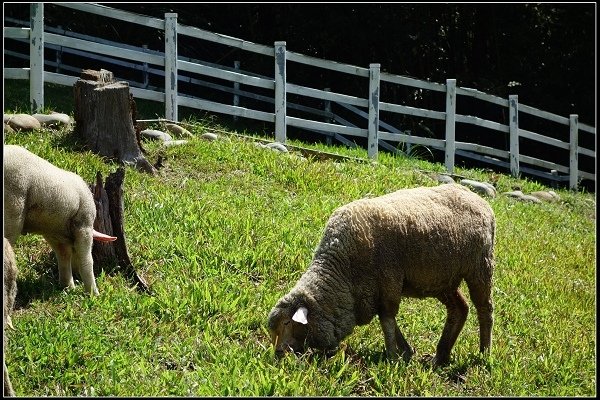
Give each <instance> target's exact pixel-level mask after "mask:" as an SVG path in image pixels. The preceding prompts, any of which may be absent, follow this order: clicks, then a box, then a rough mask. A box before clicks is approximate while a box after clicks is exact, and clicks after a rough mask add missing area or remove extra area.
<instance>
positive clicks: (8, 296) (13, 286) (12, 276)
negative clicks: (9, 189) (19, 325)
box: [2, 238, 17, 396]
mask: <svg viewBox="0 0 600 400" xmlns="http://www.w3.org/2000/svg"><path fill="white" fill-rule="evenodd" d="M2 258H3V262H2V267H3V268H2V269H3V270H4V283H3V288H4V289H3V292H4V294H3V296H4V297H3V303H4V307H3V318H2V319H3V321H4V322H3V328H2V329H3V332H2V334H3V335H2V336H3V338H2V340H3V347H4V350H5V351H6V348H7V345H6V340H7V339H6V327H7V326H10V327H12V323H11V321H10V313H11V312H12V310H13V308H14V305H15V297H16V296H17V263H16V261H15V253H14V252H13V249H12V246H11V245H10V243H9V242H8V240H6V238H4V249H3V253H2ZM4 354H5V352H3V353H2V368H3V370H4V396H14V395H15V391H14V390H13V387H12V384H11V383H10V378H9V376H8V369H7V368H6V360H5V359H4Z"/></svg>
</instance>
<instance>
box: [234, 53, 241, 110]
mask: <svg viewBox="0 0 600 400" xmlns="http://www.w3.org/2000/svg"><path fill="white" fill-rule="evenodd" d="M233 68H234V69H235V71H236V72H240V62H239V61H234V62H233ZM233 90H234V93H233V106H234V107H239V105H240V95H239V94H237V91H238V90H240V83H239V82H233ZM233 120H234V121H237V120H238V116H237V115H234V116H233Z"/></svg>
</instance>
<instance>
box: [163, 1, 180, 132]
mask: <svg viewBox="0 0 600 400" xmlns="http://www.w3.org/2000/svg"><path fill="white" fill-rule="evenodd" d="M177 75H178V73H177V13H165V118H166V119H170V120H172V121H177Z"/></svg>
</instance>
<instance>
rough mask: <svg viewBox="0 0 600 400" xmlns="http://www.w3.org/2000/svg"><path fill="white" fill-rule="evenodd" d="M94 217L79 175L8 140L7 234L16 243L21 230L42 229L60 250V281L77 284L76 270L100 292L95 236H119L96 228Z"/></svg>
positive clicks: (92, 289) (90, 198) (89, 286)
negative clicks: (97, 283)
mask: <svg viewBox="0 0 600 400" xmlns="http://www.w3.org/2000/svg"><path fill="white" fill-rule="evenodd" d="M95 218H96V206H95V204H94V198H93V195H92V192H91V191H90V189H89V188H88V186H87V184H86V183H85V182H84V180H83V179H81V177H80V176H79V175H77V174H74V173H72V172H69V171H65V170H63V169H60V168H58V167H56V166H54V165H52V164H51V163H49V162H48V161H46V160H44V159H42V158H40V157H38V156H37V155H35V154H33V153H31V152H30V151H28V150H27V149H25V148H23V147H20V146H16V145H5V146H4V235H5V237H6V238H7V239H8V241H9V242H10V243H11V245H13V246H14V245H15V242H16V240H17V238H18V237H19V235H21V234H26V233H37V234H41V235H43V236H44V239H46V241H47V242H48V243H49V244H50V246H51V247H52V249H53V250H54V253H55V254H56V258H57V260H58V276H59V281H60V283H61V284H62V285H63V286H65V287H74V286H75V284H74V282H73V271H75V272H76V273H78V274H79V276H80V277H81V279H82V280H83V283H84V286H85V289H86V291H88V292H91V293H93V294H98V289H97V287H96V280H95V278H94V270H93V259H92V240H94V239H95V240H99V241H113V240H116V237H113V236H108V235H104V234H102V233H100V232H96V230H94V229H93V225H94V219H95Z"/></svg>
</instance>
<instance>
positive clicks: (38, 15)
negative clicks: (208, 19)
mask: <svg viewBox="0 0 600 400" xmlns="http://www.w3.org/2000/svg"><path fill="white" fill-rule="evenodd" d="M52 4H54V5H56V6H60V7H67V8H71V9H75V10H79V11H82V12H88V13H92V14H97V15H101V16H103V17H106V18H114V19H118V20H121V21H126V22H129V23H132V24H139V25H143V26H145V27H151V28H155V29H158V30H163V31H164V32H165V34H164V37H165V45H164V52H162V51H156V50H149V49H147V48H139V47H135V46H131V45H127V44H116V43H111V42H108V41H102V40H98V39H95V38H90V37H88V36H85V35H77V34H75V33H71V32H64V31H62V33H58V34H57V33H52V31H53V30H54V31H55V32H60V30H59V29H58V30H57V29H55V28H51V27H46V28H45V29H44V3H31V4H30V17H31V22H30V27H29V28H18V27H5V28H4V37H5V40H6V39H15V40H26V41H29V44H30V46H29V65H30V66H29V68H4V78H5V79H29V81H30V100H31V107H32V110H34V111H37V110H40V109H42V108H43V106H44V85H43V84H44V82H50V83H55V84H60V85H67V86H72V85H74V84H75V82H76V81H77V79H78V76H73V75H65V74H62V73H60V72H51V71H48V70H45V69H44V65H45V64H48V63H49V62H48V61H47V60H45V57H44V49H45V48H46V47H48V48H52V46H54V47H60V48H61V49H64V50H66V51H71V52H73V53H75V54H80V55H83V54H91V57H93V58H96V59H99V58H101V59H102V60H104V61H107V60H109V61H110V60H112V62H114V63H117V64H118V63H120V64H121V65H123V64H129V65H130V66H131V67H132V68H136V69H140V70H142V71H144V72H145V73H155V74H158V75H161V76H164V88H152V87H149V86H148V85H147V79H146V83H145V84H137V83H136V84H133V85H131V92H132V94H133V95H134V97H136V98H140V99H146V100H153V101H158V102H162V103H164V104H165V118H166V119H170V120H175V121H176V120H178V107H179V106H185V107H190V108H193V109H200V110H205V111H209V112H214V113H221V114H228V115H232V116H234V117H244V118H250V119H255V120H260V121H265V122H269V123H273V124H274V128H275V140H277V141H279V142H281V143H285V141H286V137H287V127H296V128H300V129H307V130H313V131H317V132H321V133H327V135H328V136H331V137H335V138H338V139H339V140H341V141H342V142H344V143H352V142H351V141H349V140H348V139H346V137H348V136H350V137H359V138H366V139H367V151H368V156H369V157H370V158H377V153H378V149H379V147H380V146H383V147H385V148H388V149H392V150H393V149H395V147H393V146H390V145H389V144H388V143H387V142H396V143H404V144H407V145H411V144H416V145H424V146H428V147H431V148H435V149H438V150H441V151H443V152H444V153H445V166H446V169H447V170H448V171H449V172H452V171H453V169H454V162H455V156H456V155H459V156H463V157H469V158H474V159H477V160H479V161H483V162H486V163H490V164H494V165H496V166H501V167H506V168H509V169H510V172H511V174H512V175H513V176H518V175H519V174H520V173H521V172H523V173H528V174H532V175H536V176H541V177H544V178H548V179H551V180H568V182H569V186H570V187H571V188H573V189H576V188H577V186H578V183H579V181H580V180H581V179H590V180H593V181H595V180H596V178H595V173H590V172H586V171H581V170H579V168H578V167H579V161H578V160H579V155H584V156H586V157H591V158H592V159H593V160H594V161H595V157H596V151H595V148H594V149H590V148H585V147H581V146H580V145H579V140H578V139H579V135H580V134H591V135H593V137H594V141H593V142H594V143H595V142H596V141H595V134H596V129H595V127H593V126H590V125H586V124H583V123H580V122H579V121H578V116H577V115H576V114H574V115H570V116H569V117H563V116H559V115H556V114H552V113H549V112H546V111H542V110H539V109H536V108H534V107H531V106H527V105H524V104H519V101H518V96H516V95H511V96H509V98H508V99H504V98H501V97H497V96H493V95H490V94H486V93H483V92H480V91H477V90H475V89H469V88H461V87H458V86H457V83H456V80H455V79H447V80H446V83H445V84H440V83H433V82H429V81H423V80H418V79H414V78H409V77H405V76H400V75H393V74H390V73H387V72H383V71H381V67H380V64H370V65H369V68H363V67H358V66H353V65H347V64H341V63H337V62H334V61H329V60H323V59H318V58H314V57H310V56H305V55H302V54H299V53H294V52H291V51H288V50H287V49H286V42H283V41H278V42H275V43H274V46H272V47H271V46H265V45H261V44H256V43H252V42H248V41H245V40H241V39H237V38H233V37H229V36H224V35H220V34H217V33H213V32H209V31H205V30H202V29H198V28H195V27H191V26H185V25H181V24H178V23H177V14H174V13H166V14H165V18H164V20H163V19H158V18H151V17H147V16H142V15H139V14H133V13H129V12H125V11H121V10H116V9H112V8H110V7H106V6H102V5H99V4H94V3H52ZM5 23H6V21H5ZM181 35H185V36H188V37H192V38H195V39H198V40H205V41H209V42H213V43H218V44H221V45H226V46H231V47H232V48H237V49H241V50H244V51H248V52H251V53H255V54H261V55H264V56H268V57H272V58H273V62H274V77H273V78H271V77H265V76H262V75H259V74H256V73H251V72H244V71H242V70H240V69H239V68H230V67H225V66H222V65H217V64H211V63H207V62H203V61H198V60H192V59H189V58H185V57H179V56H178V46H177V40H178V38H179V37H180V36H181ZM82 49H85V51H84V50H82ZM6 54H7V53H6V51H5V55H6ZM119 58H121V59H126V60H130V61H117V60H118V59H119ZM131 60H135V61H131ZM288 63H299V64H306V65H310V66H312V67H317V68H322V69H327V70H331V71H336V72H339V73H343V74H350V75H352V76H353V77H356V79H366V80H368V92H367V93H366V95H367V96H366V98H361V97H356V96H351V95H346V94H341V93H335V92H332V91H330V90H327V89H324V90H321V89H315V88H310V87H306V86H301V85H296V84H293V83H290V82H289V79H288V76H287V68H286V67H287V65H288ZM50 64H51V62H50ZM54 64H55V66H56V67H57V70H58V68H61V65H60V60H57V62H56V63H54ZM149 65H154V66H157V67H158V68H149ZM62 69H63V70H72V71H73V70H76V69H73V68H69V67H65V66H63V67H62ZM180 72H190V73H194V74H198V75H202V76H207V77H212V78H218V79H222V80H226V81H229V82H232V83H233V88H231V87H225V86H221V85H217V84H214V83H207V82H203V81H201V80H197V79H193V78H189V77H185V76H182V75H180ZM182 80H187V81H188V82H191V83H197V84H201V85H204V86H210V87H212V88H216V89H221V90H224V91H227V92H230V93H233V94H234V102H233V103H234V105H229V104H224V103H218V102H214V101H211V100H207V99H202V98H200V97H191V96H185V95H181V94H180V93H178V82H179V81H182ZM381 82H387V83H390V84H395V85H400V86H402V87H410V88H415V89H419V90H425V91H432V92H440V93H442V94H445V97H446V105H445V110H443V111H436V110H428V109H422V108H416V107H410V106H407V105H401V104H394V103H387V102H383V101H381V99H380V93H381ZM240 84H243V85H245V87H256V88H262V89H268V90H269V91H273V93H274V95H273V97H271V98H268V97H267V96H261V95H257V94H253V93H251V92H249V91H248V90H240V89H239V85H240ZM365 86H366V85H365ZM288 94H292V95H297V96H301V97H308V98H313V99H318V100H322V101H324V102H326V103H335V104H339V105H341V106H343V107H345V108H347V109H351V110H353V111H355V112H357V113H359V114H362V115H363V116H365V118H366V127H357V126H355V125H353V124H351V123H349V122H347V121H345V120H344V119H343V118H340V117H338V116H336V115H334V114H332V113H331V112H330V111H326V112H323V110H315V109H311V108H310V107H305V106H300V105H297V104H292V103H290V102H288V101H287V97H288ZM238 96H247V97H252V98H254V99H258V100H263V101H267V102H270V103H272V104H273V112H265V111H260V110H254V109H250V108H246V107H240V106H239V105H238V102H237V99H238V98H239V97H238ZM458 96H465V97H470V98H474V99H478V100H481V101H484V102H488V103H491V104H494V105H496V106H498V107H501V108H503V109H506V111H508V115H509V124H508V125H505V124H502V123H499V122H495V121H490V120H487V119H483V118H479V117H476V116H471V115H460V114H457V113H456V105H457V102H458V101H459V100H458V98H457V97H458ZM292 108H296V109H302V110H303V111H312V112H313V113H314V114H316V115H319V116H323V115H327V116H329V117H330V118H331V119H332V120H333V121H334V122H337V123H333V122H322V121H316V120H312V119H305V118H298V117H292V116H289V115H287V111H288V110H289V109H292ZM361 110H366V112H365V111H361ZM380 112H389V113H396V114H401V115H408V116H414V117H421V118H428V119H434V120H440V121H444V122H445V135H444V139H435V138H429V137H420V136H415V135H411V134H409V132H402V131H401V130H399V129H396V128H394V127H393V126H390V125H389V124H386V123H385V122H383V121H381V120H380V115H379V114H380ZM521 114H528V115H530V116H534V117H537V118H541V119H544V120H547V121H552V122H554V123H556V124H558V125H560V126H562V127H564V135H562V134H561V136H565V138H566V137H568V141H562V140H559V139H556V138H553V137H549V136H547V135H544V134H542V133H536V132H532V131H528V130H525V129H522V128H520V127H519V116H520V115H521ZM457 123H463V124H468V125H473V126H477V127H480V128H487V129H491V130H493V131H496V132H499V133H500V134H504V135H508V138H509V143H510V144H509V149H508V150H504V149H496V148H492V147H488V146H484V145H481V144H477V143H467V142H461V141H458V140H456V124H457ZM382 128H384V129H386V130H387V131H388V132H386V131H382V130H381V129H382ZM561 132H562V131H561ZM567 132H568V133H567ZM520 138H526V139H530V140H533V141H537V142H541V143H544V144H546V145H551V146H554V147H557V148H559V149H563V150H565V153H567V152H568V160H567V159H566V158H567V157H565V162H564V164H557V163H555V162H550V161H546V160H543V159H541V158H538V157H542V156H543V155H542V154H539V155H536V157H531V156H527V155H524V154H520V152H519V142H520ZM523 164H527V165H528V166H524V165H523ZM594 165H595V162H594ZM561 174H562V175H561Z"/></svg>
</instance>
